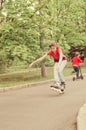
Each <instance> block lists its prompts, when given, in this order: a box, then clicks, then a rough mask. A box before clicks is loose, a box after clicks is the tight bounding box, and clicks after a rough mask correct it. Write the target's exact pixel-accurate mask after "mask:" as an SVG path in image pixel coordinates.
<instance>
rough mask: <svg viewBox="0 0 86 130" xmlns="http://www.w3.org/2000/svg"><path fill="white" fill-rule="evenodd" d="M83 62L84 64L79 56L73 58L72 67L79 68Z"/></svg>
mask: <svg viewBox="0 0 86 130" xmlns="http://www.w3.org/2000/svg"><path fill="white" fill-rule="evenodd" d="M81 62H82V60H81V58H80V57H79V56H75V57H73V58H72V65H73V66H79V65H80V63H81Z"/></svg>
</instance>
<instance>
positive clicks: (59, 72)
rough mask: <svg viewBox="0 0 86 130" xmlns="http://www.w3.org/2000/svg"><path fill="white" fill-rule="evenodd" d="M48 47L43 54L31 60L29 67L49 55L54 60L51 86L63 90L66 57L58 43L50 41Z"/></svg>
mask: <svg viewBox="0 0 86 130" xmlns="http://www.w3.org/2000/svg"><path fill="white" fill-rule="evenodd" d="M49 48H50V49H49V51H48V52H47V53H46V54H45V55H43V56H42V57H40V58H39V59H37V60H35V61H33V62H32V63H31V64H30V65H29V67H30V68H31V67H32V66H33V65H34V64H35V63H37V62H40V61H42V60H44V59H45V58H46V57H47V56H51V57H52V58H53V60H54V83H53V84H52V85H51V88H52V89H60V90H61V91H64V89H65V78H64V75H63V69H64V67H65V66H66V64H67V57H66V56H65V55H64V54H63V52H62V49H61V48H60V47H59V44H58V43H56V42H51V43H50V45H49Z"/></svg>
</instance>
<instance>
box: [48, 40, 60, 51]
mask: <svg viewBox="0 0 86 130" xmlns="http://www.w3.org/2000/svg"><path fill="white" fill-rule="evenodd" d="M49 47H50V49H51V50H52V51H56V48H57V47H58V44H57V43H56V42H51V43H50V45H49Z"/></svg>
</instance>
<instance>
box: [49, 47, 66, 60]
mask: <svg viewBox="0 0 86 130" xmlns="http://www.w3.org/2000/svg"><path fill="white" fill-rule="evenodd" d="M60 51H61V48H56V52H53V51H52V50H50V51H48V53H47V55H49V56H51V57H52V58H53V59H54V60H58V61H59V58H60ZM63 59H64V60H66V59H67V58H66V56H65V55H63Z"/></svg>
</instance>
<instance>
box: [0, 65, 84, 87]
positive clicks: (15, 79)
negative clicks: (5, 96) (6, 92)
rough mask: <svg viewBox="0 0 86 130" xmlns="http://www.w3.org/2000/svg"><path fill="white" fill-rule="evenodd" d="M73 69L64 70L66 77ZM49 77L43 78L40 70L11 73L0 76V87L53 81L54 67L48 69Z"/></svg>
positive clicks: (68, 67)
mask: <svg viewBox="0 0 86 130" xmlns="http://www.w3.org/2000/svg"><path fill="white" fill-rule="evenodd" d="M72 70H73V69H72V67H70V66H67V67H66V68H65V69H64V75H65V76H69V75H71V72H72ZM46 71H47V76H46V77H41V71H40V68H36V69H31V70H29V69H25V70H23V71H22V70H21V71H15V72H10V73H4V74H0V87H10V86H15V85H21V84H26V83H32V82H39V81H44V80H49V79H53V67H48V68H46ZM82 72H83V73H86V67H84V66H83V67H82Z"/></svg>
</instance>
